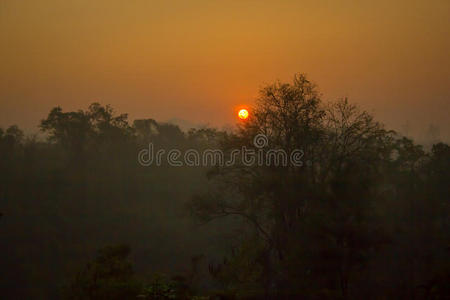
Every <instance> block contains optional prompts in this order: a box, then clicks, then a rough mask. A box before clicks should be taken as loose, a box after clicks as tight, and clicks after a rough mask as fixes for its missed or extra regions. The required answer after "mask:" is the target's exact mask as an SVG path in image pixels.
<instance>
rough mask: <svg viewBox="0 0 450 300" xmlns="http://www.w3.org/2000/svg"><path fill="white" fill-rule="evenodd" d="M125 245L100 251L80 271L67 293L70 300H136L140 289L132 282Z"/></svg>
mask: <svg viewBox="0 0 450 300" xmlns="http://www.w3.org/2000/svg"><path fill="white" fill-rule="evenodd" d="M129 254H130V248H129V247H128V246H126V245H118V246H108V247H105V248H103V249H100V250H99V251H98V254H97V257H96V258H95V259H94V261H92V262H89V263H88V264H87V265H86V266H85V268H84V269H83V270H82V271H80V272H79V273H78V274H77V276H76V277H75V279H74V281H73V282H72V283H71V284H70V286H69V287H68V288H67V290H66V293H65V295H66V298H67V299H95V300H101V299H105V300H106V299H136V297H137V295H138V293H139V290H140V286H139V284H138V283H137V282H136V281H135V280H134V278H133V268H132V265H131V262H130V261H129V260H128V256H129Z"/></svg>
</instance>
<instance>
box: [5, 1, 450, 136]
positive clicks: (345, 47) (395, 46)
mask: <svg viewBox="0 0 450 300" xmlns="http://www.w3.org/2000/svg"><path fill="white" fill-rule="evenodd" d="M449 16H450V1H449V0H431V1H430V0H429V1H425V0H424V1H414V0H409V1H403V0H402V1H398V0H397V1H361V0H360V1H357V0H355V1H330V0H329V1H320V0H314V1H272V2H269V1H220V2H219V1H211V0H210V1H158V2H156V1H150V0H145V1H144V0H133V1H116V0H96V1H92V0H89V1H87V0H86V1H85V0H76V1H56V0H35V1H27V0H0V45H1V47H0V104H1V110H0V125H1V126H7V125H10V124H13V123H16V124H19V125H20V126H21V127H24V128H33V126H36V125H37V124H38V122H39V120H40V119H42V118H44V117H45V116H46V114H47V113H48V111H49V110H50V109H51V108H52V107H54V106H56V105H60V106H62V107H63V109H64V110H74V109H79V108H86V107H87V106H88V105H89V104H90V103H91V102H94V101H98V102H101V103H103V104H111V105H112V106H113V107H114V108H116V110H117V111H119V112H129V113H130V117H131V118H132V119H134V118H143V117H152V118H155V119H157V120H168V119H171V118H181V119H186V120H190V121H193V122H198V123H210V124H212V125H215V126H221V125H223V124H226V123H232V122H233V121H234V118H235V115H234V108H235V107H236V106H237V105H241V104H247V103H251V101H252V99H253V98H254V97H255V95H256V93H257V91H258V89H259V87H260V86H261V85H262V84H264V83H267V82H272V81H273V80H275V79H281V80H290V79H291V77H292V75H293V74H294V73H296V72H303V73H307V74H308V75H309V77H310V79H312V80H313V81H315V82H316V83H317V84H318V85H319V87H320V90H321V91H322V92H323V94H324V98H325V99H335V98H337V97H342V96H348V97H349V98H350V100H352V101H355V102H358V103H360V104H361V105H362V106H363V107H364V108H366V109H368V110H370V111H373V112H375V114H376V115H377V116H378V118H379V119H381V120H382V121H384V122H386V123H387V124H389V125H391V126H394V127H396V128H399V127H401V125H403V124H405V123H406V122H407V121H408V122H409V124H410V125H409V127H410V130H411V131H415V132H421V131H424V130H425V129H426V127H428V125H429V124H430V123H434V124H436V125H438V126H439V127H440V128H441V135H443V136H450V118H449V117H448V116H449V115H450V55H449V53H450V17H449Z"/></svg>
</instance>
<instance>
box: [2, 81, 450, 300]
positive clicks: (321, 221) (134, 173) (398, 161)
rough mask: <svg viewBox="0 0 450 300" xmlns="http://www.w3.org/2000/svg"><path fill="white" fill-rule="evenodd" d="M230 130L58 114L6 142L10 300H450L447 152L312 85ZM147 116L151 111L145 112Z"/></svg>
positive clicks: (90, 112) (6, 289)
mask: <svg viewBox="0 0 450 300" xmlns="http://www.w3.org/2000/svg"><path fill="white" fill-rule="evenodd" d="M250 112H251V113H250V117H249V118H248V119H247V120H245V121H239V122H238V123H237V124H236V126H235V127H233V129H229V130H219V129H216V128H210V127H202V128H192V129H190V130H182V129H180V128H179V127H178V126H176V125H174V124H170V123H164V122H157V121H155V120H154V119H151V118H148V119H138V120H134V121H130V120H129V119H128V116H127V114H121V113H117V112H116V111H114V110H113V108H112V107H110V106H109V105H103V104H99V103H93V104H92V105H90V106H89V107H88V108H84V109H80V110H78V111H68V112H67V111H64V110H63V109H62V108H61V107H55V108H53V109H52V110H51V111H50V112H49V113H48V115H47V116H43V119H42V121H41V122H40V124H39V130H40V132H41V133H40V135H25V134H24V132H23V131H22V130H21V129H20V128H18V127H17V126H14V125H13V126H10V127H8V128H4V129H1V130H0V176H1V179H0V213H1V215H0V251H1V257H0V268H1V270H2V273H3V274H2V276H0V295H1V296H0V298H2V299H448V297H449V295H450V285H449V282H450V219H449V216H450V189H449V187H450V185H449V182H450V147H449V145H447V144H446V143H444V142H436V143H435V144H433V145H419V144H417V143H415V142H414V140H412V139H411V138H408V137H405V136H402V135H401V134H399V133H397V132H395V131H393V130H390V129H389V128H386V127H385V126H384V125H383V124H381V123H380V122H378V121H377V120H376V119H375V118H374V116H373V115H372V114H370V113H368V112H367V111H364V110H363V109H361V108H360V107H359V106H357V105H355V104H353V103H352V102H351V101H350V100H348V99H345V98H344V99H339V100H336V101H325V100H324V99H322V95H321V94H320V92H319V89H318V87H317V86H316V85H315V84H314V83H312V82H311V81H310V80H309V79H308V78H307V77H306V76H305V75H302V74H297V75H295V77H294V78H293V80H292V82H287V83H286V82H279V81H276V82H273V83H270V84H267V85H265V86H263V87H262V88H261V90H260V92H259V94H258V97H257V99H256V100H255V105H254V107H252V109H251V110H250ZM149 114H150V116H149V117H151V112H149ZM258 134H264V136H266V137H267V140H268V144H267V145H266V146H265V147H264V148H262V151H269V150H270V149H283V150H285V151H291V150H292V149H301V150H302V153H303V158H304V160H305V162H306V161H308V164H306V163H305V164H303V165H301V166H299V165H296V166H293V165H277V164H275V163H274V164H267V165H258V164H256V165H251V166H249V165H246V164H244V163H242V162H241V161H239V160H238V161H236V162H235V163H234V164H232V165H202V166H194V167H193V166H187V165H184V166H181V167H173V166H170V165H167V164H163V165H159V166H156V165H150V166H143V165H141V164H140V163H139V162H138V153H139V151H141V150H142V149H145V148H148V145H149V143H152V144H153V145H155V146H156V147H158V148H160V149H179V150H180V151H185V150H187V149H196V150H198V151H202V150H205V149H220V150H221V151H223V152H224V153H225V154H226V155H230V153H231V152H232V151H233V149H240V148H241V147H247V148H248V149H255V145H254V143H253V140H254V137H255V136H256V135H258Z"/></svg>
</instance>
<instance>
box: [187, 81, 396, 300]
mask: <svg viewBox="0 0 450 300" xmlns="http://www.w3.org/2000/svg"><path fill="white" fill-rule="evenodd" d="M253 110H254V115H253V117H252V118H251V119H249V121H248V122H246V123H244V124H242V125H241V126H240V128H239V131H238V132H237V133H236V134H232V135H230V136H229V137H226V138H225V139H224V140H223V149H224V150H225V151H231V150H232V149H233V148H237V147H239V148H240V147H242V146H246V147H249V148H252V149H255V146H254V145H252V141H253V138H254V137H255V135H257V134H264V135H265V136H266V137H267V139H268V145H269V147H265V148H263V149H259V150H262V151H268V150H269V148H271V149H283V150H284V151H286V152H287V153H291V151H293V150H294V149H301V150H302V151H303V153H304V156H303V157H304V159H305V160H309V161H310V162H312V166H311V167H307V166H306V165H303V166H298V165H294V166H293V165H289V166H280V165H273V164H272V165H254V166H246V165H244V164H240V163H237V164H235V165H233V166H226V167H221V168H216V169H214V170H213V171H212V172H211V173H210V176H211V188H210V191H209V192H208V193H206V194H202V195H196V196H195V197H193V198H192V201H191V206H190V207H191V211H192V212H193V214H194V215H196V216H197V217H199V218H200V219H201V220H203V221H211V220H213V219H215V218H219V217H225V216H239V217H242V218H243V220H244V221H245V222H246V223H247V224H248V225H249V226H247V227H246V228H247V230H246V231H245V232H247V234H249V233H250V234H252V233H253V234H254V235H255V236H256V237H258V238H259V239H260V240H261V241H262V242H263V244H264V246H263V250H262V253H263V254H262V255H261V254H259V255H261V257H263V258H264V259H263V260H259V261H260V264H261V265H262V269H263V270H264V271H263V272H264V276H262V278H263V279H262V286H264V287H265V289H266V294H273V293H277V292H281V291H283V292H288V293H289V292H292V293H303V294H305V293H308V291H307V289H308V286H311V285H319V287H318V289H319V290H320V289H321V288H322V289H328V290H330V291H333V290H335V291H339V293H340V294H341V296H342V297H344V298H345V297H347V296H348V289H349V281H350V275H351V274H352V273H353V272H355V270H356V269H357V267H358V266H362V265H363V264H364V262H366V261H367V256H368V254H369V253H370V252H371V251H372V250H374V249H375V248H377V247H378V246H379V245H381V244H382V243H383V240H384V238H383V235H382V234H381V233H380V232H378V231H377V226H376V221H375V218H374V217H372V216H370V211H371V205H372V202H373V201H374V200H375V199H376V197H377V193H376V189H375V188H374V185H375V183H377V181H378V178H377V176H378V175H379V174H380V172H381V170H382V169H383V167H384V165H385V164H386V162H387V161H389V159H390V153H391V150H392V141H393V139H392V132H388V131H386V130H384V128H383V126H382V125H381V124H379V123H378V122H375V121H374V120H373V117H372V116H371V115H370V114H368V113H367V112H364V111H360V110H359V109H358V108H357V107H356V106H354V105H351V104H349V103H348V101H347V100H346V99H344V100H340V101H338V102H335V103H332V104H329V105H326V104H323V103H322V101H321V99H320V94H319V93H318V91H317V89H316V86H315V85H314V84H312V83H311V82H310V81H309V80H307V79H306V76H304V75H296V76H295V77H294V80H293V82H292V83H291V84H289V83H280V82H276V83H274V84H271V85H268V86H266V87H264V88H263V89H262V90H261V91H260V95H259V97H258V99H257V104H256V107H255V108H254V109H253ZM374 222H375V223H374ZM299 247H301V248H302V251H298V249H299ZM299 254H301V256H299ZM324 260H326V262H324ZM292 261H297V262H298V264H296V265H295V266H294V267H293V264H292ZM293 278H295V279H294V280H293ZM336 278H337V279H338V280H336ZM320 285H321V286H320ZM299 289H303V291H299Z"/></svg>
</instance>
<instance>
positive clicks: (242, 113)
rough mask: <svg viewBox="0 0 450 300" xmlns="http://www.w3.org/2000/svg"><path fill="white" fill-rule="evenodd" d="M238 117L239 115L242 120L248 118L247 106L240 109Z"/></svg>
mask: <svg viewBox="0 0 450 300" xmlns="http://www.w3.org/2000/svg"><path fill="white" fill-rule="evenodd" d="M238 117H239V119H241V120H245V119H247V118H248V110H246V109H245V108H244V109H241V110H239V113H238Z"/></svg>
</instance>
